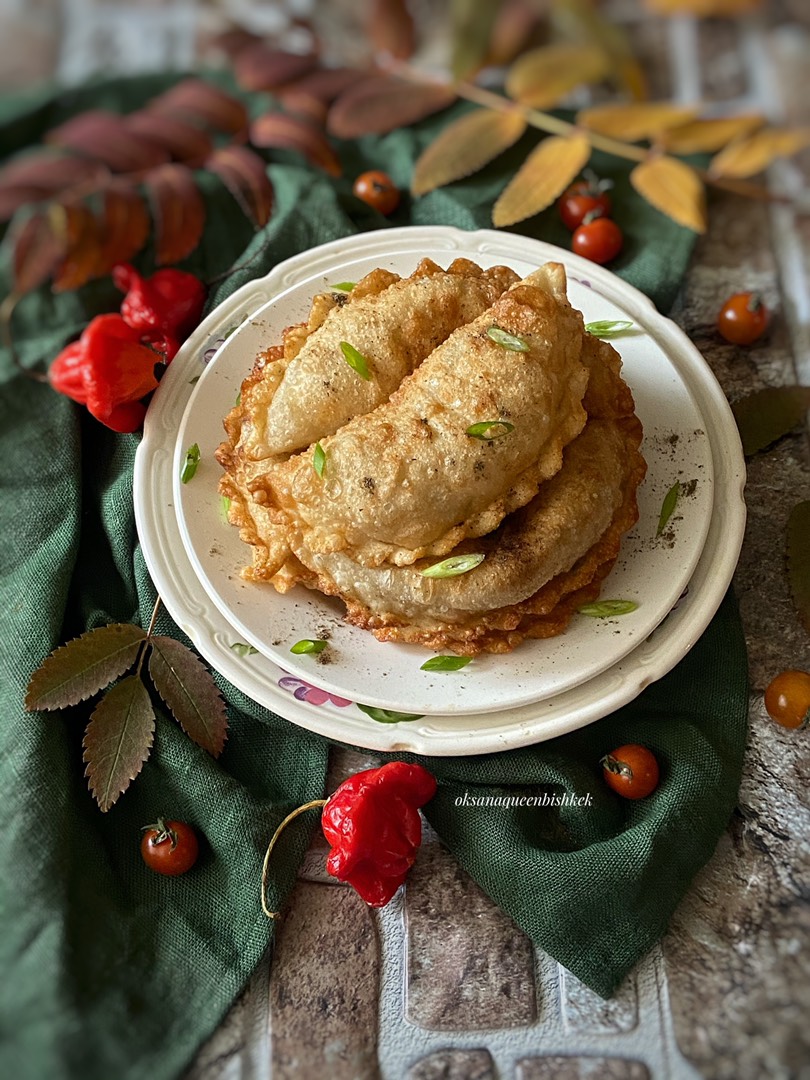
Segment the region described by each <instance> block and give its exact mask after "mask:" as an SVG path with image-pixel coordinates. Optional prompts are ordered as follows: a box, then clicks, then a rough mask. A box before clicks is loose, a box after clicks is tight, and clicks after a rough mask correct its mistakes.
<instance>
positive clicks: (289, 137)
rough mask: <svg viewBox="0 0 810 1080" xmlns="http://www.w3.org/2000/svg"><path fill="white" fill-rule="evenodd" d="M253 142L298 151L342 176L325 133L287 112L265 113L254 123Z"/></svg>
mask: <svg viewBox="0 0 810 1080" xmlns="http://www.w3.org/2000/svg"><path fill="white" fill-rule="evenodd" d="M250 141H251V142H252V143H253V144H254V146H262V147H268V148H271V149H274V150H297V151H298V153H299V154H303V155H304V157H305V158H306V159H307V161H309V162H310V163H311V164H312V165H316V166H317V167H318V168H319V169H323V170H324V171H325V172H327V173H329V175H330V176H340V174H341V172H342V168H341V164H340V161H339V159H338V156H337V154H336V153H335V151H334V149H333V147H332V146H331V145H330V143H329V142H328V141H327V139H326V136H325V135H324V133H323V132H322V131H321V130H320V129H319V128H318V127H316V126H315V125H314V124H311V123H309V122H308V121H306V120H302V119H301V118H300V117H297V116H285V115H284V113H265V114H264V115H263V116H257V117H256V119H255V120H254V121H253V123H252V124H251V125H250Z"/></svg>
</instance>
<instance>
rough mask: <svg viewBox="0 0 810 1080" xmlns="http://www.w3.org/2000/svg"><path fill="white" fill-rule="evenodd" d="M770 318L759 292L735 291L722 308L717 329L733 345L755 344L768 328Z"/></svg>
mask: <svg viewBox="0 0 810 1080" xmlns="http://www.w3.org/2000/svg"><path fill="white" fill-rule="evenodd" d="M770 319H771V316H770V312H769V311H768V309H767V308H766V307H765V305H764V304H763V302H762V297H761V296H760V295H759V294H758V293H755V292H741V293H734V295H733V296H730V297H729V298H728V300H726V302H725V304H723V306H722V307H721V308H720V313H719V315H718V316H717V331H718V333H719V334H720V336H721V337H722V338H725V340H726V341H729V342H731V344H732V345H753V344H754V342H755V341H759V339H760V338H761V337H762V335H763V334H764V333H765V331H766V330H767V329H768V323H769V322H770Z"/></svg>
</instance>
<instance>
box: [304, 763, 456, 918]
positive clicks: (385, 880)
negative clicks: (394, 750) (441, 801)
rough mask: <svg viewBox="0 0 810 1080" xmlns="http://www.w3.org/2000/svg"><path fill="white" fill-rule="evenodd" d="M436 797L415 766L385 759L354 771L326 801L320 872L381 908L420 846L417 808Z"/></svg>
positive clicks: (430, 783) (432, 781) (426, 777)
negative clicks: (324, 854)
mask: <svg viewBox="0 0 810 1080" xmlns="http://www.w3.org/2000/svg"><path fill="white" fill-rule="evenodd" d="M435 793H436V780H435V778H434V777H433V776H432V775H431V774H430V773H429V772H428V771H427V769H423V768H422V766H421V765H406V764H405V762H404V761H391V762H389V763H388V764H387V765H383V766H382V767H381V768H379V769H367V770H365V771H364V772H359V773H355V774H354V776H350V777H349V779H348V780H344V782H343V783H342V784H341V785H340V787H339V788H338V789H337V791H335V793H334V794H333V795H332V796H331V797H330V798H329V799H327V801H326V805H325V806H324V808H323V813H322V816H321V826H322V828H323V834H324V836H325V837H326V839H327V840H328V841H329V843H330V844H331V845H332V850H331V852H330V853H329V857H328V858H327V860H326V869H327V870H328V872H329V873H330V874H332V875H333V877H336V878H337V879H338V880H339V881H347V882H348V883H349V884H350V885H352V886H353V887H354V888H355V889H356V890H357V892H358V893H359V895H360V896H361V897H362V899H363V900H365V901H366V903H367V904H370V905H371V906H372V907H383V906H384V905H385V904H387V903H388V901H389V900H390V899H391V897H392V896H393V895H394V893H395V892H396V891H397V889H398V888H399V886H400V885H401V884H402V882H403V881H404V880H405V876H406V875H407V873H408V871H409V870H410V868H411V867H412V866H413V864H414V861H415V859H416V853H417V851H418V850H419V845H420V843H421V842H422V823H421V820H420V818H419V807H420V806H424V804H425V803H426V802H429V801H430V800H431V799H432V798H433V796H434V794H435Z"/></svg>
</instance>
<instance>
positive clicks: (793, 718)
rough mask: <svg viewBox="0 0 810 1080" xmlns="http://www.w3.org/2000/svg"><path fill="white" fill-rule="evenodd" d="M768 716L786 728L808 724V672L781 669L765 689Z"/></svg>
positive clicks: (809, 689)
mask: <svg viewBox="0 0 810 1080" xmlns="http://www.w3.org/2000/svg"><path fill="white" fill-rule="evenodd" d="M765 709H766V710H767V713H768V716H770V718H771V719H772V720H775V721H776V722H777V724H781V725H782V727H786V728H803V727H806V726H807V725H808V724H810V674H808V673H807V672H806V671H783V672H782V673H781V675H777V676H776V678H775V679H774V680H773V682H772V683H771V684H770V685H769V686H768V689H767V690H766V691H765Z"/></svg>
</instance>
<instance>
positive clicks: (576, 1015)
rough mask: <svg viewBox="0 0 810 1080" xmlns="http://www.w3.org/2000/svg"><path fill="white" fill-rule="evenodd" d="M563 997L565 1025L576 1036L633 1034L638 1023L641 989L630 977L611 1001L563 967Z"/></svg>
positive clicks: (561, 971) (561, 995)
mask: <svg viewBox="0 0 810 1080" xmlns="http://www.w3.org/2000/svg"><path fill="white" fill-rule="evenodd" d="M560 998H561V1002H562V1015H563V1023H564V1024H565V1027H566V1030H567V1031H570V1032H571V1033H572V1034H580V1035H581V1034H600V1035H602V1034H604V1035H612V1034H615V1033H617V1032H621V1031H632V1030H633V1028H634V1027H636V1025H637V1024H638V989H637V986H636V980H635V979H634V978H633V977H632V975H630V976H628V978H626V979H625V980H624V982H623V983H622V985H621V986H620V987H619V990H618V991H617V993H616V995H615V997H612V998H611V999H610V1000H609V1001H605V1000H604V999H603V998H600V997H599V995H598V994H595V993H594V992H593V990H589V989H588V987H587V986H585V984H584V983H582V982H580V981H579V979H578V978H577V977H576V976H575V975H572V974H571V972H570V971H566V970H565V968H560Z"/></svg>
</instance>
